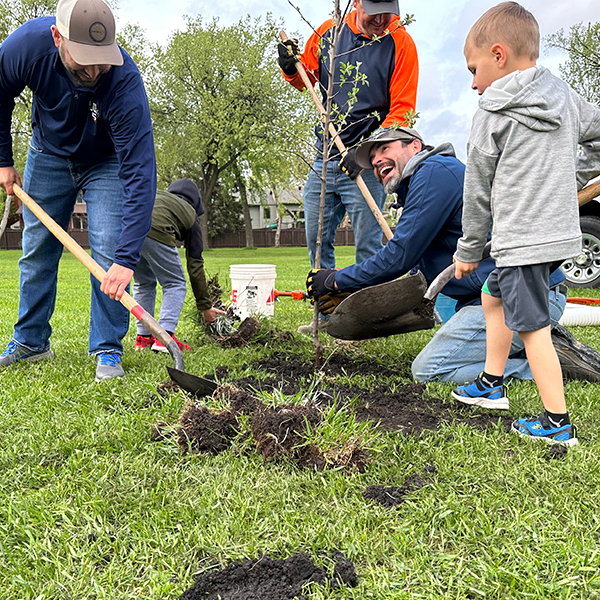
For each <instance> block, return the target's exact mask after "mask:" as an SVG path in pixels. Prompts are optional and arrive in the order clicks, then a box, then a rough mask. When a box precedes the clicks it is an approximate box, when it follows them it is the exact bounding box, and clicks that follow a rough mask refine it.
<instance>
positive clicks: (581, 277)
mask: <svg viewBox="0 0 600 600" xmlns="http://www.w3.org/2000/svg"><path fill="white" fill-rule="evenodd" d="M581 246H582V251H581V254H579V255H578V256H576V257H574V258H570V259H569V260H566V261H565V262H564V263H563V264H562V265H561V268H562V270H563V272H564V274H565V276H566V278H567V280H568V281H569V282H570V283H573V284H574V285H583V284H588V283H591V282H592V281H594V280H595V279H597V278H598V277H600V239H598V238H597V237H596V236H595V235H591V234H589V233H584V234H583V235H582V237H581Z"/></svg>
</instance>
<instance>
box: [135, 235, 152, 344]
mask: <svg viewBox="0 0 600 600" xmlns="http://www.w3.org/2000/svg"><path fill="white" fill-rule="evenodd" d="M148 239H149V238H146V239H145V240H144V245H143V246H142V252H141V255H140V260H139V261H138V264H137V265H136V266H135V273H134V274H133V297H134V299H135V301H136V302H137V303H138V304H139V305H140V306H141V307H142V308H143V309H144V310H145V311H146V312H147V313H148V314H150V316H152V317H154V311H155V308H156V275H155V274H154V272H153V271H152V267H151V266H150V264H149V262H148V260H147V258H146V257H147V255H148V253H149V250H148V247H147V245H146V242H147V241H148ZM136 330H137V334H138V335H143V336H150V335H151V333H150V332H149V331H148V330H147V329H146V328H145V327H144V326H143V325H142V322H141V321H137V323H136Z"/></svg>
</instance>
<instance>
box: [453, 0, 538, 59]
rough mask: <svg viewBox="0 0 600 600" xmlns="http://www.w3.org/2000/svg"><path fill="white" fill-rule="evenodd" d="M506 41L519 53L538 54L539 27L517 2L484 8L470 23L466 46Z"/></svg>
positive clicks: (484, 45)
mask: <svg viewBox="0 0 600 600" xmlns="http://www.w3.org/2000/svg"><path fill="white" fill-rule="evenodd" d="M501 42H505V43H506V44H507V45H508V46H510V47H511V49H512V50H513V52H514V53H515V54H516V55H517V56H519V57H528V58H529V59H530V60H537V59H538V58H539V56H540V28H539V26H538V22H537V21H536V20H535V17H534V16H533V15H532V14H531V13H530V12H529V11H528V10H527V9H525V8H523V7H522V6H521V5H520V4H518V3H517V2H502V3H501V4H498V5H497V6H494V7H493V8H490V9H489V10H488V11H486V12H485V13H484V14H483V15H482V16H481V17H479V19H478V20H477V21H476V23H475V25H473V27H471V31H469V34H468V35H467V40H466V42H465V46H469V45H473V46H474V47H475V48H480V49H481V48H483V49H489V48H491V47H492V46H493V45H494V44H498V43H501Z"/></svg>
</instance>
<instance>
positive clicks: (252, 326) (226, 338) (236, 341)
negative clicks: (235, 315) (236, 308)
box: [214, 317, 260, 348]
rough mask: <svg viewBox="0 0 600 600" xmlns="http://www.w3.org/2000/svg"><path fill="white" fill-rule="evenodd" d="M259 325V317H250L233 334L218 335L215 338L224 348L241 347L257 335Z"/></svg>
mask: <svg viewBox="0 0 600 600" xmlns="http://www.w3.org/2000/svg"><path fill="white" fill-rule="evenodd" d="M259 325H260V323H259V321H258V319H255V318H254V317H248V318H247V319H244V320H243V321H242V322H241V323H240V326H239V327H238V328H237V329H236V330H235V331H234V332H233V333H232V334H230V335H221V336H217V337H215V338H214V339H215V341H216V342H218V343H219V344H220V345H221V346H222V347H223V348H240V347H242V346H245V345H246V344H247V343H248V342H249V341H250V340H251V339H252V338H253V337H254V336H255V335H256V332H257V331H258V327H259Z"/></svg>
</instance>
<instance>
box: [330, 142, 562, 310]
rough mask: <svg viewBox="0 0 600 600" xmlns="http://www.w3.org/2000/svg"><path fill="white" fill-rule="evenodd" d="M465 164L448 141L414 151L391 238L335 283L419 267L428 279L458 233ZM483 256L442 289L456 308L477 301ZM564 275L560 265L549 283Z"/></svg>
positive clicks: (353, 285) (365, 281) (442, 264)
mask: <svg viewBox="0 0 600 600" xmlns="http://www.w3.org/2000/svg"><path fill="white" fill-rule="evenodd" d="M464 175H465V166H464V165H463V164H462V163H461V162H460V161H459V160H458V159H457V158H456V157H455V156H454V148H452V145H451V144H442V145H441V146H438V147H437V148H436V149H435V150H433V151H430V152H428V151H423V152H420V153H419V154H418V155H416V156H414V157H413V158H412V159H411V161H410V162H409V163H408V164H407V166H406V168H405V169H404V171H403V179H402V180H401V182H400V185H399V187H398V189H397V190H396V193H397V194H398V200H399V202H400V203H401V204H402V203H403V204H404V208H403V210H402V216H401V217H400V220H399V221H398V225H397V226H396V231H395V233H394V237H393V238H392V239H391V240H390V241H388V242H387V244H386V245H385V246H384V247H383V248H382V249H381V250H380V251H379V252H377V254H375V255H373V256H372V257H371V258H368V259H367V260H364V261H363V262H361V263H358V264H355V265H352V266H350V267H346V268H345V269H340V270H339V271H337V272H336V274H335V282H336V284H337V286H338V288H339V289H340V290H341V291H352V292H353V291H356V290H360V289H362V288H365V287H369V286H372V285H377V284H379V283H385V282H386V281H392V280H393V279H396V278H398V277H401V276H402V275H405V274H406V273H408V272H411V271H412V272H414V271H416V270H417V269H418V270H420V271H421V272H422V273H423V275H424V276H425V279H426V280H427V283H428V284H430V283H431V282H432V281H433V280H434V279H435V277H436V276H437V275H438V274H439V273H441V271H443V270H444V269H445V268H446V267H447V266H448V265H450V264H452V257H453V256H454V252H455V251H456V243H457V241H458V240H459V238H460V237H461V236H462V194H463V181H464ZM494 266H495V265H494V261H493V260H492V259H491V258H487V259H486V260H483V261H482V262H481V263H480V265H479V267H478V268H477V270H476V271H475V272H474V273H471V274H470V275H469V276H468V277H464V278H462V279H451V280H450V282H449V283H448V284H447V285H446V286H445V287H444V289H443V290H442V292H443V293H444V294H446V295H447V296H450V297H451V298H454V299H455V300H457V306H456V310H460V309H461V308H462V307H463V306H466V305H474V304H481V286H482V285H483V283H484V281H485V280H486V279H487V277H488V275H489V274H490V272H491V271H492V270H493V269H494ZM562 280H564V275H563V274H562V272H561V271H560V270H557V271H555V272H554V273H553V274H552V276H551V281H550V285H551V286H552V285H556V284H557V283H560V281H562Z"/></svg>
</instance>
